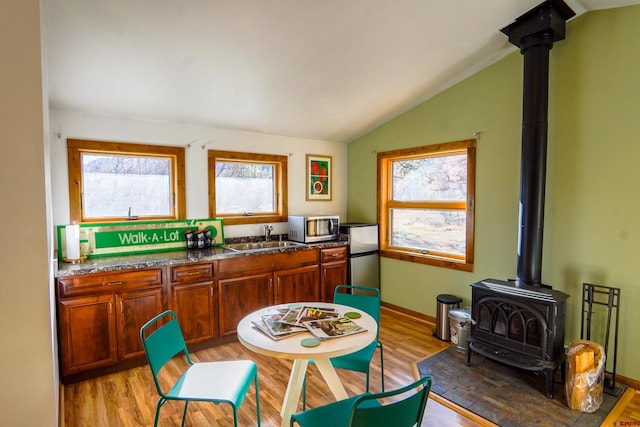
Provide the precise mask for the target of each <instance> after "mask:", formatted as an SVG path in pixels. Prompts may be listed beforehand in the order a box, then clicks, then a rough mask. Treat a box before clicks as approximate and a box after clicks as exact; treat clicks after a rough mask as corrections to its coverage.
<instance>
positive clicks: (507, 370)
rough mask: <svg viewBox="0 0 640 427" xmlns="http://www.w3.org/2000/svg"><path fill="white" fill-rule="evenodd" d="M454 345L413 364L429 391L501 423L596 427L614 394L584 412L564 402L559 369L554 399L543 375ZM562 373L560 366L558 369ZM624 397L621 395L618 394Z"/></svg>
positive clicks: (614, 399)
mask: <svg viewBox="0 0 640 427" xmlns="http://www.w3.org/2000/svg"><path fill="white" fill-rule="evenodd" d="M466 360H467V356H466V354H465V353H462V352H460V351H458V350H456V349H455V348H451V349H449V350H445V351H442V352H440V353H438V354H435V355H434V356H431V357H429V358H427V359H424V360H422V361H420V362H418V363H417V369H418V372H419V374H420V375H422V376H425V375H429V376H431V378H432V380H433V383H432V386H431V391H432V392H433V393H435V394H437V395H439V396H440V397H442V398H444V399H447V400H449V401H451V402H453V403H455V404H457V405H459V406H461V407H463V408H465V409H467V410H469V411H471V412H473V413H475V414H477V415H479V416H481V417H482V418H484V419H486V420H489V421H491V422H493V423H495V424H497V425H499V426H501V427H509V426H514V427H516V426H518V427H519V426H536V427H545V426H549V427H558V426H580V427H590V426H594V427H595V426H600V424H601V423H602V421H603V420H604V419H605V418H606V417H607V415H608V413H609V412H610V411H611V409H612V408H613V407H614V406H615V404H616V402H617V401H618V397H613V396H609V395H607V394H605V395H604V399H603V403H602V405H601V406H600V409H598V410H597V411H596V412H593V413H590V414H589V413H583V412H580V411H575V410H572V409H569V408H568V407H567V405H566V398H565V391H564V385H563V384H561V382H560V378H559V377H560V375H559V372H558V375H557V378H556V381H555V384H554V386H555V387H554V388H555V393H554V398H553V399H548V398H547V397H546V394H545V376H544V374H543V373H542V372H540V371H538V372H532V371H526V370H522V369H517V368H513V367H510V366H507V365H503V364H500V363H498V362H495V361H492V360H490V359H486V358H484V357H482V356H479V355H475V354H474V356H473V359H472V362H471V363H472V364H471V366H467V365H466ZM558 371H560V370H558ZM621 395H622V394H621Z"/></svg>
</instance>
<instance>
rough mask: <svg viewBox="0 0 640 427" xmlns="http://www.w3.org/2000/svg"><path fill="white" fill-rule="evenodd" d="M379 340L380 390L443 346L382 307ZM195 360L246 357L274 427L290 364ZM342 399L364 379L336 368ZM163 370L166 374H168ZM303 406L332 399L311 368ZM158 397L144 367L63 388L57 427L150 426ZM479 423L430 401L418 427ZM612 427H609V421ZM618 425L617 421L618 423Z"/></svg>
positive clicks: (399, 381)
mask: <svg viewBox="0 0 640 427" xmlns="http://www.w3.org/2000/svg"><path fill="white" fill-rule="evenodd" d="M380 324H381V330H380V339H381V341H382V342H383V345H384V368H385V389H394V388H397V387H400V386H402V385H405V384H407V383H410V382H412V381H413V380H414V369H413V365H414V363H415V362H417V361H419V360H422V359H424V358H425V357H427V356H429V355H430V354H433V353H436V352H438V351H441V350H443V349H445V348H447V347H449V345H450V344H448V343H444V342H442V341H440V340H438V339H436V338H434V337H433V336H432V332H431V331H432V329H433V324H431V323H428V322H425V321H424V320H421V319H416V318H413V317H410V316H407V315H405V314H402V313H398V312H395V311H393V310H390V309H388V308H383V309H382V315H381V321H380ZM192 356H193V359H194V361H216V360H225V359H240V358H242V359H252V360H255V361H256V363H258V370H259V376H260V407H261V411H260V412H261V416H262V425H263V426H265V427H275V426H279V425H280V415H279V412H280V406H281V403H282V397H283V396H284V392H285V389H286V385H287V382H288V380H289V372H290V370H291V362H290V361H286V360H279V359H273V358H268V357H264V356H260V355H258V354H255V353H252V352H250V351H248V350H247V349H245V348H244V347H243V346H242V345H241V344H240V343H238V342H233V343H230V344H224V345H220V346H217V347H212V348H209V349H206V350H202V351H198V352H195V353H192ZM379 360H380V359H379V357H378V355H377V354H376V357H374V362H373V365H372V372H371V391H372V392H378V391H380V363H379ZM171 363H172V366H171V367H172V368H173V369H179V368H180V367H181V366H184V362H183V361H182V360H179V359H176V360H175V361H173V362H171ZM338 372H339V375H340V377H341V378H342V380H343V383H344V384H345V388H346V389H347V392H348V393H349V395H354V394H358V393H362V392H363V391H364V381H365V380H364V374H359V373H354V372H346V371H342V370H338ZM169 373H170V372H169ZM307 396H308V397H307V398H308V404H309V406H311V407H315V406H319V405H322V404H325V403H329V402H331V401H332V395H331V393H330V392H329V390H328V388H327V386H326V384H325V383H324V381H323V380H322V377H321V376H320V373H319V372H318V370H317V369H316V368H315V367H314V366H310V368H309V372H308V395H307ZM157 399H158V396H157V393H156V390H155V386H154V383H153V378H152V376H151V372H150V370H149V368H148V366H141V367H138V368H134V369H130V370H127V371H123V372H119V373H116V374H111V375H106V376H103V377H99V378H95V379H91V380H87V381H83V382H80V383H76V384H70V385H66V386H65V387H64V389H63V399H62V400H63V402H62V404H63V408H62V409H61V413H62V417H63V420H62V422H61V426H62V427H65V426H66V427H102V426H104V427H120V426H122V427H129V426H132V427H133V426H152V425H153V418H154V415H155V407H156V403H157ZM182 408H183V405H181V404H178V403H175V402H169V403H167V404H165V405H164V406H163V408H162V411H161V416H160V417H161V418H160V423H159V425H160V426H179V425H180V417H181V416H182ZM615 420H616V421H620V422H622V421H628V422H633V423H634V424H628V425H640V394H635V396H634V397H633V399H632V400H631V401H630V403H629V404H628V405H627V406H626V408H625V409H624V411H623V412H622V413H621V414H620V415H619V416H616V419H615ZM255 424H256V420H255V393H254V390H253V387H252V388H251V389H249V393H248V395H247V398H246V399H245V401H244V403H243V404H242V406H241V408H240V413H239V425H240V426H254V425H255ZM185 425H187V426H231V425H233V418H232V412H231V410H230V409H229V407H228V405H224V404H222V405H214V404H205V403H192V404H190V405H189V411H188V414H187V421H186V423H185ZM479 425H486V424H485V423H482V420H476V421H474V420H472V419H469V418H465V417H464V416H462V415H460V414H458V413H456V412H454V411H452V410H450V409H449V408H447V407H445V406H443V405H441V404H439V403H437V402H436V401H435V400H433V399H429V403H428V405H427V410H426V413H425V418H424V422H423V424H422V426H423V427H424V426H463V427H472V426H479ZM609 425H613V424H609ZM618 425H622V424H618Z"/></svg>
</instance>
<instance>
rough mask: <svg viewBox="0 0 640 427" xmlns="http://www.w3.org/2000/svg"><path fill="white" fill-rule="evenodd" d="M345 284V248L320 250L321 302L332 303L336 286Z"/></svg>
mask: <svg viewBox="0 0 640 427" xmlns="http://www.w3.org/2000/svg"><path fill="white" fill-rule="evenodd" d="M345 284H347V248H346V246H341V247H338V248H327V249H321V250H320V292H321V300H322V301H324V302H333V294H334V292H335V289H336V286H338V285H345Z"/></svg>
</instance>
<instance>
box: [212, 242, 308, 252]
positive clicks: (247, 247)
mask: <svg viewBox="0 0 640 427" xmlns="http://www.w3.org/2000/svg"><path fill="white" fill-rule="evenodd" d="M303 246H306V245H305V244H304V243H298V242H290V241H288V240H284V241H273V242H249V243H230V244H228V245H223V246H222V247H223V248H227V249H231V250H232V251H259V250H264V249H278V248H293V247H303Z"/></svg>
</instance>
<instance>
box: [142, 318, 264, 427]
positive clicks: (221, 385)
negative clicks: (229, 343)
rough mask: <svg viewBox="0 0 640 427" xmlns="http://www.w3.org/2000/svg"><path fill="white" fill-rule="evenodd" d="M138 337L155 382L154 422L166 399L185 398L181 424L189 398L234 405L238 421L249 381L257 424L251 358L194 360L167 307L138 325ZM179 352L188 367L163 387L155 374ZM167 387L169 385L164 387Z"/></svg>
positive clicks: (255, 377) (254, 370)
mask: <svg viewBox="0 0 640 427" xmlns="http://www.w3.org/2000/svg"><path fill="white" fill-rule="evenodd" d="M140 339H141V340H142V344H143V346H144V351H145V353H146V355H147V360H148V361H149V366H150V367H151V373H152V374H153V380H154V381H155V383H156V388H157V389H158V394H159V395H160V398H159V399H158V406H157V407H156V418H155V421H154V423H153V425H154V426H157V425H158V418H159V415H160V408H161V407H162V405H164V404H165V403H166V402H167V401H169V400H181V401H184V402H185V404H184V412H183V414H182V426H183V427H184V421H185V418H186V415H187V408H188V406H189V401H200V402H213V403H216V404H219V403H228V404H230V405H231V407H232V408H233V422H234V425H235V426H236V427H237V425H238V409H239V408H240V404H241V403H242V401H243V400H244V398H245V396H246V394H247V391H248V390H249V387H251V382H252V381H253V382H254V384H255V389H256V415H257V421H258V424H257V425H258V426H259V425H260V400H259V396H258V367H257V366H256V364H255V362H253V361H251V360H233V361H221V362H202V363H193V361H192V360H191V356H190V355H189V351H188V350H187V346H186V344H185V342H184V337H183V335H182V331H181V330H180V325H179V324H178V320H177V318H176V314H175V313H174V312H173V311H171V310H167V311H165V312H163V313H160V314H159V315H157V316H155V317H154V318H153V319H151V320H149V321H148V322H147V323H145V324H144V325H143V326H142V328H140ZM180 353H184V355H185V357H186V359H187V361H188V362H189V365H190V366H189V367H188V368H187V370H186V371H185V372H184V373H182V375H181V376H180V378H179V379H178V380H177V381H176V382H175V383H174V384H173V385H172V386H171V387H170V388H169V390H168V391H166V392H165V391H164V389H163V387H162V386H161V384H160V381H159V379H158V375H159V373H160V371H161V370H162V368H163V367H164V366H165V365H166V364H167V362H169V361H170V360H171V359H173V358H174V357H175V356H177V355H178V354H180ZM167 388H168V387H167Z"/></svg>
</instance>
